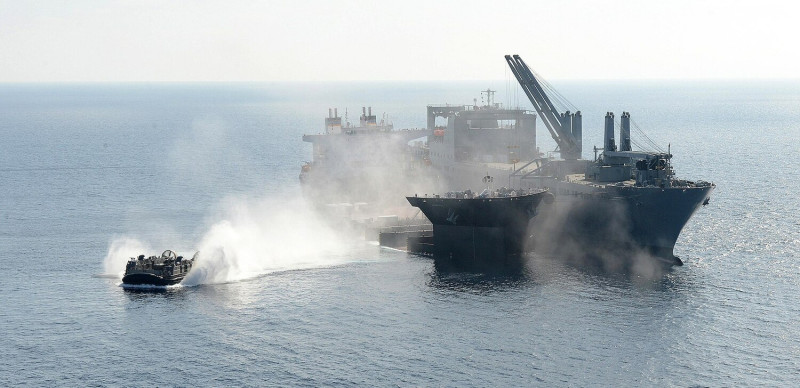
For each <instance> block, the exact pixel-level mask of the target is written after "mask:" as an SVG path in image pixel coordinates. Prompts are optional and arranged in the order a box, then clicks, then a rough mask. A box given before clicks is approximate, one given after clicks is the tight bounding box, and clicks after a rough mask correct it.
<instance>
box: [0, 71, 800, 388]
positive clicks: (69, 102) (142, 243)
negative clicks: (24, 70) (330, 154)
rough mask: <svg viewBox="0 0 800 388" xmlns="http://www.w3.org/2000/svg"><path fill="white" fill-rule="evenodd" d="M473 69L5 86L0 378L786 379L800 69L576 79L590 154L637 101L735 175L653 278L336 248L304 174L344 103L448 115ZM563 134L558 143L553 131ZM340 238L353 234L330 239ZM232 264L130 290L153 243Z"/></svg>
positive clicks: (188, 382)
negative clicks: (733, 76) (442, 265)
mask: <svg viewBox="0 0 800 388" xmlns="http://www.w3.org/2000/svg"><path fill="white" fill-rule="evenodd" d="M510 84H511V83H510V82H509V81H508V80H507V81H505V83H503V82H495V83H490V82H486V83H483V82H464V83H413V84H400V83H356V84H353V83H328V84H302V83H297V84H285V83H283V84H282V83H276V84H109V85H78V84H75V85H47V84H41V85H38V84H4V85H0V263H2V265H0V333H2V337H3V339H2V341H0V385H1V386H18V385H33V386H44V385H61V386H120V385H123V386H263V385H301V386H302V385H306V386H320V385H324V386H352V385H362V386H373V385H401V386H420V385H422V386H429V385H435V386H489V385H492V386H531V385H533V386H597V385H601V386H611V385H613V386H617V385H619V386H651V385H656V386H732V385H736V386H763V385H770V386H776V385H777V386H789V385H793V384H796V383H795V381H796V379H797V376H798V375H800V330H799V329H798V327H797V322H798V321H800V307H799V304H798V300H800V261H798V259H799V258H800V257H799V256H800V255H798V253H797V252H798V250H800V233H798V229H800V216H798V213H797V210H798V209H800V200H799V199H798V196H797V194H796V193H797V190H798V187H800V185H799V184H798V182H800V173H799V172H798V171H799V170H800V169H798V167H800V146H799V145H798V140H799V139H800V124H798V123H800V82H798V81H762V82H755V81H752V82H743V81H713V82H712V81H691V82H690V81H680V82H662V81H659V82H656V81H648V82H630V81H626V82H613V81H603V82H597V81H595V82H576V81H569V82H553V84H554V85H555V86H556V87H557V88H558V89H559V91H560V92H561V93H562V94H563V95H565V96H566V97H567V98H569V99H570V101H571V102H572V103H573V104H574V105H575V106H577V107H579V108H580V109H581V111H582V113H583V117H584V136H585V138H584V144H586V145H587V147H585V148H586V149H587V150H586V151H585V152H584V156H586V157H591V156H592V155H591V151H590V150H589V149H590V147H591V146H592V145H600V144H601V140H602V139H601V136H602V133H601V128H602V120H603V116H604V115H605V112H607V111H614V112H616V113H617V115H619V114H620V113H621V112H622V111H623V110H625V111H629V112H631V114H632V117H633V119H634V121H635V122H636V123H637V124H638V125H639V126H641V127H642V128H643V129H645V130H646V131H647V133H648V134H649V135H650V136H651V137H652V138H653V139H654V140H655V141H656V142H658V143H659V144H661V145H663V146H664V147H665V148H666V146H667V144H669V147H670V148H671V150H672V152H673V154H675V158H674V160H673V163H674V166H675V167H676V169H677V172H678V175H679V177H682V178H687V179H703V180H707V181H713V182H714V183H716V184H717V189H716V190H715V191H714V193H713V195H712V199H711V203H710V204H709V205H708V206H705V207H703V208H702V209H700V211H699V212H698V213H697V214H696V215H695V217H694V218H693V219H692V220H690V222H689V224H688V225H687V226H686V228H685V229H684V231H683V234H682V235H681V238H680V239H679V240H678V244H677V246H676V249H675V251H676V254H677V255H678V256H680V257H682V259H683V261H684V262H685V266H683V267H677V268H674V269H673V270H671V271H668V272H667V273H664V274H661V275H658V276H655V277H649V276H644V275H640V274H636V273H633V274H630V273H628V274H620V273H605V272H599V271H596V270H590V269H585V268H581V267H577V266H574V265H569V264H565V263H563V262H561V261H559V260H558V258H551V257H538V256H535V255H532V256H531V257H530V258H529V260H528V263H527V265H526V268H525V270H524V271H523V273H521V274H516V275H510V276H489V275H483V274H474V273H472V274H471V273H453V272H445V271H440V270H438V269H437V268H436V267H435V266H434V263H433V262H432V261H431V260H430V259H427V258H423V257H417V256H414V255H409V254H406V253H403V252H399V251H395V250H390V249H383V248H379V247H377V246H375V245H372V244H368V243H364V242H361V241H357V240H352V239H344V238H341V239H342V240H346V241H339V240H337V238H336V237H335V236H336V234H335V233H331V231H330V230H328V229H327V227H326V226H324V225H320V223H319V222H317V221H318V220H316V219H315V218H314V215H313V214H312V213H310V212H308V211H307V209H305V208H304V207H303V205H302V201H299V200H298V197H300V190H299V183H298V179H297V176H298V174H299V167H300V165H301V164H302V161H304V160H310V159H311V147H310V145H309V144H307V143H303V142H302V141H301V137H302V135H303V134H304V133H316V132H319V131H321V129H322V126H323V117H324V116H325V115H326V114H327V109H328V108H329V107H338V108H339V111H340V113H343V111H344V109H345V108H348V114H349V117H350V118H351V121H352V120H353V119H355V118H356V117H357V116H358V113H359V112H358V110H360V108H361V106H368V105H372V106H373V110H374V111H375V112H377V113H378V114H379V115H380V114H382V113H383V112H386V113H387V114H389V117H390V119H391V121H393V123H394V125H395V128H413V127H424V126H425V105H426V104H435V103H443V102H450V103H456V104H458V103H471V102H472V101H473V98H480V94H479V93H478V91H479V90H481V89H485V88H486V87H487V86H491V87H493V88H497V89H498V97H497V102H503V103H506V104H511V105H514V104H515V103H519V104H523V106H529V105H525V104H524V96H522V94H521V93H520V92H519V91H517V88H516V87H513V86H514V85H511V86H512V87H509V86H508V85H510ZM538 136H539V137H538V139H539V143H540V145H541V147H542V149H543V150H547V149H552V147H553V145H552V142H551V141H550V139H549V138H548V136H547V133H546V131H544V128H543V127H542V125H541V123H539V134H538ZM332 236H334V237H332ZM215 243H220V244H223V245H225V244H230V245H231V247H228V248H226V249H230V250H229V251H226V253H228V254H232V255H235V256H237V257H238V260H237V261H235V262H232V263H216V264H217V265H216V266H215V267H209V268H206V271H207V274H210V275H209V276H204V277H199V278H197V279H194V281H193V282H192V284H191V285H187V286H179V287H173V288H169V289H165V290H148V289H124V288H122V287H120V278H119V272H118V270H119V268H120V267H121V266H122V265H124V261H125V257H124V256H122V257H118V256H119V254H120V252H122V251H124V250H125V249H130V248H131V247H136V248H148V249H151V250H152V251H151V252H142V253H146V254H156V253H159V252H160V251H161V250H163V249H174V250H177V251H179V253H182V254H191V253H193V251H194V250H195V249H198V248H199V247H201V246H211V245H213V244H215Z"/></svg>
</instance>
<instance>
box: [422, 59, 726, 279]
mask: <svg viewBox="0 0 800 388" xmlns="http://www.w3.org/2000/svg"><path fill="white" fill-rule="evenodd" d="M506 61H507V63H508V65H509V67H510V68H511V71H512V73H513V74H514V76H515V78H516V79H517V81H518V82H519V84H520V86H521V87H522V89H523V91H524V92H525V94H526V96H527V97H528V99H529V100H530V102H531V103H532V104H533V107H534V108H535V110H536V113H537V114H538V117H539V118H540V119H541V120H542V122H543V123H544V124H545V126H546V127H547V130H548V132H549V133H550V135H551V136H552V138H553V139H554V140H555V142H556V144H557V149H556V151H555V152H557V153H559V154H560V155H561V158H560V159H555V158H550V157H542V156H541V154H540V153H539V150H538V148H536V137H535V136H536V135H535V134H536V132H535V131H536V125H535V124H536V120H535V119H536V116H537V115H536V114H533V113H530V112H526V111H523V110H520V109H515V110H512V109H503V108H502V107H500V105H499V104H494V103H492V100H491V96H492V92H493V91H491V90H487V91H486V93H487V95H488V98H487V102H488V103H487V104H486V105H484V106H481V107H479V106H477V105H475V106H463V107H457V106H456V107H453V106H450V105H438V106H436V105H434V106H428V128H429V129H431V130H434V131H435V132H434V133H433V134H432V135H430V136H429V137H428V147H429V155H430V160H431V165H432V167H433V169H434V170H435V171H437V173H438V174H440V176H442V177H445V179H446V180H447V185H448V187H451V188H459V187H476V186H478V185H480V179H481V177H483V176H484V175H493V176H495V177H497V178H498V179H500V182H503V183H504V184H505V182H504V181H505V180H507V182H508V185H509V186H510V187H511V186H513V187H526V188H536V189H549V190H550V192H551V193H552V194H553V195H554V196H555V200H554V202H553V204H552V205H550V206H542V207H541V208H540V214H539V216H537V217H536V218H535V219H533V220H532V222H531V225H530V226H531V228H532V230H533V231H534V233H533V235H534V241H533V246H534V249H535V250H536V251H539V252H545V253H556V254H559V255H573V254H575V255H601V256H608V255H606V254H607V253H609V252H611V253H614V255H613V256H615V257H623V256H626V255H627V256H630V255H633V254H636V253H637V252H639V251H644V252H646V253H647V254H649V255H651V256H653V257H655V258H658V259H662V260H664V261H666V262H667V263H670V264H674V265H681V264H682V262H681V260H680V259H679V258H677V257H675V256H674V253H673V250H674V246H675V243H676V241H677V239H678V237H679V235H680V232H681V230H682V229H683V227H684V226H685V225H686V223H687V222H688V221H689V219H690V218H691V216H692V215H693V214H694V213H695V212H696V211H697V209H698V208H700V207H701V206H702V205H705V204H708V202H709V198H710V193H711V191H712V190H713V189H714V188H715V186H714V184H712V183H709V182H705V181H690V180H682V179H677V178H676V177H675V173H674V170H673V168H672V164H671V159H672V154H671V153H670V152H669V151H666V152H664V151H659V150H654V151H634V150H632V149H631V142H632V140H631V135H630V124H631V120H630V114H629V113H627V112H624V113H623V114H622V117H621V123H620V126H619V127H620V138H619V145H617V143H616V142H615V138H614V132H615V131H614V130H615V120H614V115H613V113H610V112H609V113H607V114H606V118H605V133H604V134H605V139H604V143H605V144H604V147H603V148H601V149H595V151H596V152H597V151H602V152H601V154H600V155H599V156H597V155H596V157H595V159H594V160H585V159H582V158H581V157H582V117H581V112H580V111H576V112H575V113H571V112H570V111H566V112H563V113H560V112H559V111H558V110H557V109H556V107H555V105H554V104H553V103H552V101H551V100H550V98H549V97H548V94H547V93H546V92H545V90H549V91H550V92H551V93H556V92H555V91H554V89H553V88H552V87H551V86H550V85H549V84H547V83H546V82H544V81H543V80H541V79H540V77H537V76H536V75H534V73H533V72H532V71H531V70H530V69H529V68H528V66H527V65H526V64H525V62H524V61H523V60H522V58H520V57H519V56H518V55H514V56H510V55H508V56H506ZM559 97H561V96H560V95H559ZM560 100H564V99H563V98H560ZM437 118H446V120H447V125H446V126H437V125H435V123H436V119H437ZM478 187H479V186H478Z"/></svg>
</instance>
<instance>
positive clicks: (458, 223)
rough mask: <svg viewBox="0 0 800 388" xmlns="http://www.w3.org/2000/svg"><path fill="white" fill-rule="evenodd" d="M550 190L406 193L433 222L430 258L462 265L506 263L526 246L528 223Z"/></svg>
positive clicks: (414, 204) (514, 260)
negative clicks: (483, 194) (465, 195)
mask: <svg viewBox="0 0 800 388" xmlns="http://www.w3.org/2000/svg"><path fill="white" fill-rule="evenodd" d="M546 196H550V194H549V193H548V192H546V191H542V192H539V193H535V194H530V195H524V196H516V197H506V198H473V199H454V198H424V197H408V198H407V199H408V202H409V203H411V205H412V206H414V207H417V208H419V209H420V210H421V211H422V212H423V213H424V214H425V216H426V217H427V218H428V219H429V220H430V221H431V223H432V224H433V244H432V247H431V251H430V253H431V254H432V255H433V256H434V258H439V259H451V260H453V261H454V262H455V263H457V264H461V265H465V266H474V267H479V266H485V265H489V266H492V265H508V264H511V263H515V262H516V263H518V260H516V258H519V257H521V255H522V254H523V253H524V252H525V250H526V243H527V241H528V239H529V236H528V224H529V222H530V219H531V218H533V217H534V216H535V215H536V211H537V207H538V206H539V203H540V202H541V201H542V200H543V199H544V198H545V197H546Z"/></svg>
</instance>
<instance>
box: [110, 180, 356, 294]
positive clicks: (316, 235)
mask: <svg viewBox="0 0 800 388" xmlns="http://www.w3.org/2000/svg"><path fill="white" fill-rule="evenodd" d="M212 219H213V224H212V225H211V226H210V227H209V228H208V230H207V231H206V232H205V233H204V234H203V236H202V238H201V239H200V240H199V241H198V242H197V243H196V245H193V246H195V247H196V248H195V249H191V248H190V249H189V250H186V251H183V250H177V248H175V249H173V250H174V251H176V252H179V253H178V254H179V255H183V256H184V257H187V258H190V257H192V256H193V255H194V252H195V251H199V254H198V256H197V259H196V261H195V263H194V265H193V267H192V271H191V272H190V273H189V274H188V275H187V276H186V278H185V279H184V280H183V281H182V282H181V284H183V285H187V286H194V285H199V284H213V283H226V282H233V281H238V280H245V279H250V278H253V277H257V276H260V275H264V274H267V273H271V272H275V271H284V270H296V269H304V268H312V267H321V266H330V265H336V264H341V263H344V262H347V261H348V259H347V257H346V255H345V253H346V252H347V251H348V248H349V247H351V246H352V245H353V243H354V242H353V241H350V240H349V236H347V235H346V234H343V233H342V232H341V231H336V230H334V229H332V227H331V224H330V223H329V222H328V221H326V220H325V219H323V218H322V217H320V215H319V214H318V213H316V212H315V211H313V210H312V208H311V207H310V206H309V204H308V203H307V202H306V201H305V200H304V199H303V198H301V197H293V196H288V195H285V196H275V197H269V198H249V197H229V198H227V199H225V200H224V201H223V205H222V206H221V209H220V210H218V211H217V214H215V215H214V216H212ZM164 249H171V248H163V249H161V250H157V252H156V251H154V250H153V244H152V243H150V242H148V241H141V240H139V239H137V238H134V237H128V236H125V237H118V238H115V239H114V240H113V241H112V242H111V243H110V246H109V249H108V254H107V255H106V258H105V260H104V266H105V273H106V274H119V275H120V277H121V275H122V273H123V272H124V270H125V263H126V262H127V258H129V257H136V256H138V255H140V254H143V255H145V256H151V255H160V254H161V251H162V250H164Z"/></svg>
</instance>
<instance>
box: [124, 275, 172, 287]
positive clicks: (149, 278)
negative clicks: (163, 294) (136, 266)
mask: <svg viewBox="0 0 800 388" xmlns="http://www.w3.org/2000/svg"><path fill="white" fill-rule="evenodd" d="M184 277H186V275H185V274H179V275H173V276H159V275H156V274H152V273H131V274H127V275H125V276H123V277H122V284H127V285H153V286H171V285H174V284H178V283H180V282H181V281H182V280H183V278H184Z"/></svg>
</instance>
